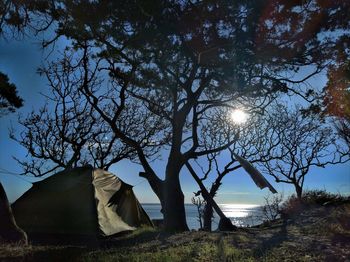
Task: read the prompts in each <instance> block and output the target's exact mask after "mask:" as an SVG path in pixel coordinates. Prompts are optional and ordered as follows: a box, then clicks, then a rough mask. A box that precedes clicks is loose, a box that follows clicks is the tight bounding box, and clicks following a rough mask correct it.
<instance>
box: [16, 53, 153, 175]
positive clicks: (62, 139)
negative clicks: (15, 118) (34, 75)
mask: <svg viewBox="0 0 350 262" xmlns="http://www.w3.org/2000/svg"><path fill="white" fill-rule="evenodd" d="M72 63H73V58H72V57H71V56H68V55H67V54H66V57H65V58H64V59H63V60H62V61H60V62H58V63H52V64H51V66H50V67H48V69H41V70H40V73H41V74H44V75H45V76H46V78H47V80H48V83H49V85H50V92H49V93H50V95H49V96H45V97H46V100H47V102H46V104H45V105H44V106H42V107H41V108H40V109H39V110H38V112H34V111H33V112H31V113H30V114H29V115H28V116H27V117H25V118H22V117H20V118H19V123H20V124H21V125H22V126H23V128H24V131H22V132H21V133H20V136H19V137H17V136H16V134H15V131H14V130H12V132H11V134H10V136H11V138H12V139H14V140H15V141H17V142H18V143H19V144H21V145H22V146H23V147H25V148H26V149H27V151H28V155H29V156H30V157H29V160H28V159H26V160H20V159H18V158H15V159H16V160H17V162H18V163H19V164H20V165H21V166H22V167H23V174H31V175H34V176H36V177H39V176H43V175H47V174H50V173H52V172H54V171H57V170H59V169H66V168H73V167H77V166H81V165H86V164H90V165H93V166H95V167H98V168H103V169H108V168H109V167H110V166H111V165H113V164H115V163H117V162H118V161H120V160H122V159H126V158H128V159H130V160H133V159H134V157H135V152H134V150H133V148H130V147H127V146H125V145H124V144H123V143H121V142H120V140H119V139H117V136H116V135H115V134H114V133H113V132H112V131H111V130H110V126H109V125H108V124H106V123H105V122H104V121H103V120H102V119H101V118H99V116H98V115H97V114H96V113H94V110H93V108H92V107H91V105H90V104H89V103H88V101H87V100H86V99H85V98H84V97H83V96H81V94H80V93H79V92H78V90H77V89H76V87H75V86H76V85H79V83H80V82H81V81H83V79H81V75H80V74H79V72H77V71H76V70H75V69H74V67H73V65H72ZM90 84H91V85H98V84H99V82H98V80H97V79H91V80H90ZM124 114H128V116H127V117H126V118H125V119H127V120H126V121H127V122H125V123H123V127H122V128H123V130H124V131H125V132H133V133H134V132H135V130H130V129H132V128H133V126H134V125H133V124H132V122H135V121H136V122H137V119H135V116H136V115H137V107H136V106H135V107H131V108H130V110H129V111H128V112H127V111H125V112H124ZM146 138H147V136H145V139H146Z"/></svg>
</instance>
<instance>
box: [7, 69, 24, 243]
mask: <svg viewBox="0 0 350 262" xmlns="http://www.w3.org/2000/svg"><path fill="white" fill-rule="evenodd" d="M21 106H23V100H22V98H20V97H19V96H18V95H17V90H16V86H15V85H14V84H11V83H9V79H8V77H7V76H6V75H5V74H3V73H1V72H0V110H1V111H0V117H1V116H2V115H3V114H5V113H8V112H14V111H15V108H20V107H21ZM2 240H5V241H7V242H20V241H21V242H23V243H27V235H26V233H25V232H24V231H23V230H22V229H20V228H19V227H18V226H17V224H16V221H15V219H14V217H13V214H12V210H11V207H10V204H9V202H8V199H7V195H6V192H5V189H4V188H3V186H2V183H0V241H2Z"/></svg>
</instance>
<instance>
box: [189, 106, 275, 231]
mask: <svg viewBox="0 0 350 262" xmlns="http://www.w3.org/2000/svg"><path fill="white" fill-rule="evenodd" d="M260 107H261V105H259V107H257V108H256V109H258V108H260ZM248 108H249V107H248V105H246V106H245V109H246V111H247V113H248V115H249V117H248V119H247V121H246V123H240V124H237V123H234V122H232V120H230V119H228V120H227V121H225V122H228V123H229V124H230V125H231V126H232V127H233V128H235V129H236V130H237V131H236V132H237V134H238V137H237V140H236V141H235V142H234V143H233V144H232V145H231V146H230V147H229V148H228V149H227V150H225V151H222V152H219V153H214V154H209V155H207V156H206V158H207V161H206V162H207V166H206V167H205V168H204V167H203V164H202V162H203V160H201V161H200V162H198V166H199V167H200V172H198V173H202V175H201V178H200V179H201V181H202V182H203V183H205V181H206V180H209V179H210V178H211V179H213V182H212V184H211V186H210V187H209V189H208V191H209V193H210V195H211V197H213V198H214V197H215V196H216V195H217V193H218V191H219V189H220V187H221V185H222V181H223V179H224V178H225V177H226V176H227V175H235V171H236V170H238V169H240V168H242V165H241V164H240V162H239V161H238V160H237V155H239V156H240V157H242V158H244V159H247V160H249V162H250V163H252V164H254V165H256V164H258V163H262V162H266V161H271V160H272V159H273V157H274V156H273V155H271V154H270V152H271V150H273V149H274V148H276V147H277V146H278V145H279V141H278V140H277V141H276V140H274V138H273V131H272V130H271V129H270V128H269V126H268V121H267V119H268V117H267V116H266V114H265V115H263V114H261V113H257V112H254V108H253V107H252V106H251V108H250V109H251V111H250V113H249V110H248ZM224 115H226V116H227V117H228V118H230V114H229V112H226V113H225V114H224ZM222 130H223V129H222V128H217V129H216V130H215V129H212V130H211V131H210V133H208V136H207V137H208V141H210V140H212V141H213V140H214V139H215V138H217V137H218V136H220V134H221V132H222ZM221 135H222V134H221ZM224 137H225V136H224ZM223 159H228V161H226V162H223ZM264 186H265V185H264ZM266 186H267V185H266ZM260 188H262V187H261V186H260ZM270 190H272V191H273V189H272V188H270ZM201 193H202V192H201V191H198V192H196V193H195V195H199V194H201ZM212 217H213V207H212V205H211V204H210V203H208V202H207V203H206V205H205V207H204V212H203V224H204V226H203V227H204V230H207V231H211V226H212Z"/></svg>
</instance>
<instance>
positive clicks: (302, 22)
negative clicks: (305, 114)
mask: <svg viewBox="0 0 350 262" xmlns="http://www.w3.org/2000/svg"><path fill="white" fill-rule="evenodd" d="M32 2H33V3H35V4H33V3H32ZM41 2H42V1H23V2H21V3H22V6H20V7H21V8H22V9H21V8H20V9H18V8H17V9H16V8H13V7H12V6H10V7H9V8H8V10H10V11H12V10H15V11H16V10H20V12H18V13H19V17H22V18H24V21H29V24H33V23H34V22H36V25H42V27H41V28H40V30H43V29H44V30H45V28H47V27H50V26H51V27H53V28H54V30H51V32H53V31H54V32H55V33H56V34H55V35H54V36H53V38H51V39H46V41H44V43H43V45H44V46H49V45H51V44H52V43H54V42H55V41H56V40H57V39H58V38H59V37H61V36H65V37H67V38H68V39H70V40H71V42H72V45H73V47H74V48H75V50H76V55H77V56H78V55H79V56H80V58H79V59H77V60H78V64H79V65H77V66H79V67H80V68H81V69H82V70H83V71H84V72H85V76H86V78H85V80H84V83H83V84H82V85H79V86H78V87H77V88H78V89H79V92H81V93H82V94H83V95H84V96H85V98H86V99H87V101H88V102H89V104H90V106H91V107H92V108H93V109H94V111H95V113H96V114H98V115H99V117H101V118H102V119H103V121H105V122H106V123H107V124H108V125H109V126H110V129H111V130H112V132H113V133H114V134H115V135H116V137H117V138H118V139H120V140H121V141H122V142H123V143H124V144H125V145H127V146H128V147H131V148H133V150H135V151H136V153H137V157H138V160H139V162H140V163H141V164H142V166H143V168H144V172H142V173H141V174H140V175H141V176H143V177H145V178H146V179H147V180H148V181H149V183H150V185H151V187H152V189H153V190H154V192H155V193H156V194H157V196H158V197H159V199H160V201H161V204H162V207H163V211H164V225H165V228H166V229H172V230H185V229H187V225H186V219H185V209H184V197H183V193H182V190H181V186H180V180H179V175H180V171H181V169H182V167H183V166H184V165H185V164H186V163H188V161H189V160H191V159H196V158H198V157H201V156H204V155H207V154H210V153H215V152H219V151H221V150H224V149H227V148H229V147H230V146H231V145H232V144H233V143H234V141H235V140H236V139H235V133H234V132H233V131H232V130H228V131H230V132H229V137H230V139H227V140H226V141H229V142H227V143H226V144H221V145H219V146H217V147H210V148H207V147H205V140H206V137H205V136H202V134H205V132H204V133H203V132H201V130H205V128H206V126H207V125H208V120H207V119H208V116H210V115H214V114H215V113H216V111H217V110H218V109H220V108H227V107H230V108H234V107H235V104H234V102H235V101H236V100H237V99H238V98H242V97H253V98H255V99H266V100H269V99H272V98H273V97H272V96H273V95H274V94H275V93H276V92H286V93H289V94H298V95H300V96H302V97H303V98H304V99H306V100H311V97H310V94H311V93H312V92H306V91H307V90H304V89H303V85H302V84H303V83H305V82H306V81H307V80H308V79H309V78H311V77H312V76H314V75H316V74H317V73H319V72H320V71H321V70H322V69H324V68H325V67H326V65H327V64H328V62H329V60H330V59H332V57H333V51H334V46H335V44H336V43H338V40H339V37H327V36H329V35H328V34H327V33H328V32H329V31H332V30H333V29H334V28H333V27H331V26H330V24H332V21H333V20H334V19H338V18H335V16H337V17H339V16H341V15H343V16H344V14H343V13H344V10H348V9H349V2H348V1H317V0H309V1H285V0H280V1H268V2H266V1H234V2H232V1H210V2H196V3H193V2H191V1H188V2H183V1H175V2H174V1H152V2H148V1H133V2H130V1H122V2H113V1H64V0H62V1H52V2H45V1H44V2H45V4H42V3H41ZM39 3H41V4H42V5H39ZM18 5H21V4H18ZM339 6H341V7H342V8H339ZM21 10H26V12H21ZM345 12H346V11H345ZM28 15H29V16H31V15H32V19H26V18H27V17H28ZM35 18H36V19H35ZM42 20H44V21H43V22H42V23H39V22H38V21H42ZM53 21H54V22H53ZM19 24H20V23H19ZM22 24H23V23H22ZM14 25H16V23H14ZM344 27H346V28H344ZM347 27H348V25H347V24H344V25H340V24H338V25H337V28H336V29H341V28H344V29H348V28H347ZM339 35H341V33H339ZM305 68H307V69H308V70H303V69H305ZM310 69H311V71H310ZM299 72H303V74H299V76H300V78H297V76H298V74H297V73H299ZM96 75H99V76H100V77H102V78H103V79H104V80H107V79H110V80H111V81H112V82H113V83H114V88H113V89H112V90H108V88H107V87H106V86H105V85H102V86H98V88H96V87H94V86H91V85H89V84H88V83H89V80H90V79H91V78H93V77H96ZM107 91H108V94H107V93H106V92H107ZM129 101H133V102H135V103H136V104H137V105H139V112H144V115H141V116H142V117H143V121H140V122H139V125H138V130H140V129H141V128H143V130H151V131H147V132H151V133H153V134H154V136H153V137H154V140H153V141H148V142H149V143H147V145H143V144H142V143H140V142H142V141H143V140H142V139H141V134H138V135H137V136H134V135H130V134H129V133H128V132H124V131H123V130H122V129H121V128H120V126H119V124H118V123H120V122H123V121H122V120H121V119H122V118H125V116H124V115H123V111H124V110H126V109H127V108H128V103H129ZM145 123H146V124H145ZM166 138H168V139H170V140H168V143H167V144H163V142H159V141H165V140H166ZM154 143H155V144H159V145H163V147H162V149H164V150H168V158H167V167H166V171H165V175H164V179H161V178H160V177H161V176H158V175H157V174H156V172H155V171H154V169H153V168H152V166H151V160H154V157H152V156H151V157H150V156H148V154H147V150H148V149H149V147H152V145H153V144H154Z"/></svg>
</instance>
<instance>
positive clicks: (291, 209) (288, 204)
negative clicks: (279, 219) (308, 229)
mask: <svg viewBox="0 0 350 262" xmlns="http://www.w3.org/2000/svg"><path fill="white" fill-rule="evenodd" d="M347 200H349V197H346V196H342V195H340V194H334V193H330V192H327V191H326V190H309V191H305V192H304V194H303V195H302V197H301V200H300V199H298V198H297V196H296V195H295V194H293V195H291V196H290V197H289V198H288V199H287V200H286V201H285V202H284V203H283V204H282V206H281V209H280V213H281V216H283V215H293V214H298V213H300V212H301V211H302V210H303V209H305V208H307V207H311V206H322V205H325V204H327V203H337V202H343V201H347Z"/></svg>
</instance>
